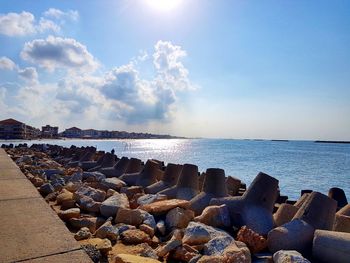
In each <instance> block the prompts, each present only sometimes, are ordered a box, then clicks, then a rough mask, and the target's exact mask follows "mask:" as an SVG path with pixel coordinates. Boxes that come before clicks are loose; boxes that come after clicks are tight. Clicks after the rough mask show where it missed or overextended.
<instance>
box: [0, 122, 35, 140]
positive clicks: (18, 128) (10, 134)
mask: <svg viewBox="0 0 350 263" xmlns="http://www.w3.org/2000/svg"><path fill="white" fill-rule="evenodd" d="M39 136H40V130H39V129H37V128H34V127H32V126H29V125H26V124H25V123H23V122H20V121H17V120H15V119H6V120H2V121H0V138H1V139H35V138H38V137H39Z"/></svg>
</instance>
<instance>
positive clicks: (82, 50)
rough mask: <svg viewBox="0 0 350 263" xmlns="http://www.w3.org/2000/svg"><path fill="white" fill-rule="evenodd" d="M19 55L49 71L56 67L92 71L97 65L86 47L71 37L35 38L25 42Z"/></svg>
mask: <svg viewBox="0 0 350 263" xmlns="http://www.w3.org/2000/svg"><path fill="white" fill-rule="evenodd" d="M21 57H22V59H24V60H27V61H29V62H31V63H35V64H37V65H39V66H40V67H43V68H46V69H48V70H50V71H53V70H55V69H56V68H64V69H75V70H91V71H94V70H95V69H96V68H97V67H98V63H97V61H96V60H95V59H94V57H93V56H92V55H91V54H90V53H89V52H88V50H87V48H86V47H85V46H84V45H82V44H81V43H79V42H78V41H76V40H75V39H72V38H61V37H53V36H49V37H47V38H46V39H35V40H33V41H31V42H27V43H25V45H24V48H23V50H22V52H21Z"/></svg>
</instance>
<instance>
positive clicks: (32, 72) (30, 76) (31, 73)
mask: <svg viewBox="0 0 350 263" xmlns="http://www.w3.org/2000/svg"><path fill="white" fill-rule="evenodd" d="M18 75H19V76H20V77H21V78H22V79H24V80H25V81H27V82H28V83H32V84H34V83H37V82H38V72H37V71H36V69H35V68H34V67H27V68H25V69H19V70H18Z"/></svg>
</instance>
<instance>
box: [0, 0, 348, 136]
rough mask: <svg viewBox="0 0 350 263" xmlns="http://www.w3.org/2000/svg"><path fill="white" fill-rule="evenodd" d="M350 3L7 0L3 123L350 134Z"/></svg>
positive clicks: (195, 132) (1, 11)
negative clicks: (8, 119)
mask: <svg viewBox="0 0 350 263" xmlns="http://www.w3.org/2000/svg"><path fill="white" fill-rule="evenodd" d="M349 11H350V2H349V1H340V0H336V1H322V0H321V1H319V0H318V1H316V0H315V1H299V0H296V1H268V0H267V1H259V0H256V1H243V0H242V1H238V0H232V1H228V0H227V1H223V0H215V1H209V0H128V1H126V0H120V1H108V0H90V1H86V0H76V1H71V0H61V1H52V0H45V1H44V0H25V1H24V0H23V1H18V0H11V1H4V0H1V1H0V119H6V118H15V119H18V120H20V121H22V122H25V123H27V124H30V125H33V126H36V127H41V126H43V125H46V124H50V125H58V126H59V128H60V131H62V130H63V129H65V128H69V127H72V126H77V127H80V128H84V129H88V128H95V129H108V130H126V131H135V132H152V133H158V134H172V135H178V136H186V137H207V138H238V139H239V138H251V139H253V138H256V139H307V140H317V139H321V140H350V16H349Z"/></svg>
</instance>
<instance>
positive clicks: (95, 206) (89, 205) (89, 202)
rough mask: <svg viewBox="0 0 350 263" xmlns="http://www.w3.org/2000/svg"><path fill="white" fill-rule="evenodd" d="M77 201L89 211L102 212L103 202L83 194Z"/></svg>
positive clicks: (83, 208) (82, 207)
mask: <svg viewBox="0 0 350 263" xmlns="http://www.w3.org/2000/svg"><path fill="white" fill-rule="evenodd" d="M76 202H77V203H78V204H79V207H80V208H81V209H82V210H85V211H87V212H92V213H98V212H100V207H101V203H100V202H95V201H94V199H92V198H90V197H88V196H84V195H83V196H81V197H80V198H79V199H77V200H76Z"/></svg>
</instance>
